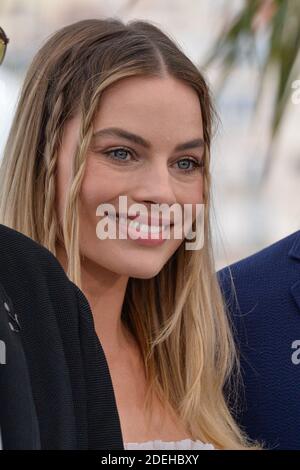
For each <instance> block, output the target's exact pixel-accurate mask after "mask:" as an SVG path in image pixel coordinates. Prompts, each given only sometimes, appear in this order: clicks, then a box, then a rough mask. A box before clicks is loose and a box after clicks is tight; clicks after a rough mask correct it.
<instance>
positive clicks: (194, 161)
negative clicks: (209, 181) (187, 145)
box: [176, 158, 204, 173]
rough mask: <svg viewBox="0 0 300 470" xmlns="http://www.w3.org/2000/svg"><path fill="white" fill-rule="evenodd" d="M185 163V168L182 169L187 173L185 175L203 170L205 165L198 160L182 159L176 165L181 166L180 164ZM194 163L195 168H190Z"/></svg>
mask: <svg viewBox="0 0 300 470" xmlns="http://www.w3.org/2000/svg"><path fill="white" fill-rule="evenodd" d="M182 162H183V163H184V164H185V165H184V166H183V167H181V168H180V169H181V170H182V171H183V172H185V173H192V172H194V171H196V170H199V169H201V168H203V166H204V164H203V162H199V161H198V160H194V159H193V158H182V159H181V160H179V161H178V162H176V164H180V163H182ZM191 163H193V165H194V166H193V167H192V168H190V166H189V164H191Z"/></svg>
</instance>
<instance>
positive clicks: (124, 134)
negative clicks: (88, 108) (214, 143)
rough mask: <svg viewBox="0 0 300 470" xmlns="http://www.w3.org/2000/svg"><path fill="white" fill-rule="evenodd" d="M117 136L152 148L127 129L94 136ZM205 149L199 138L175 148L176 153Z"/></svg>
mask: <svg viewBox="0 0 300 470" xmlns="http://www.w3.org/2000/svg"><path fill="white" fill-rule="evenodd" d="M107 135H110V136H117V137H122V138H123V139H127V140H130V141H131V142H134V143H135V144H138V145H141V146H142V147H145V148H147V149H150V148H151V144H150V142H149V141H147V140H145V139H144V138H143V137H141V136H139V135H136V134H133V133H132V132H129V131H126V130H125V129H120V128H119V127H108V128H106V129H100V130H99V131H96V132H95V133H94V134H93V137H102V136H107ZM203 147H204V140H203V139H202V137H198V138H196V139H193V140H190V141H188V142H184V143H182V144H178V145H176V147H175V149H174V150H175V151H179V150H191V149H194V148H203Z"/></svg>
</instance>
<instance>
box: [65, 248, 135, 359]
mask: <svg viewBox="0 0 300 470" xmlns="http://www.w3.org/2000/svg"><path fill="white" fill-rule="evenodd" d="M56 257H57V259H58V261H59V262H60V263H61V265H62V267H63V268H64V270H65V271H67V254H66V251H65V249H64V247H62V246H61V245H60V244H59V245H57V249H56ZM81 283H82V286H81V290H82V292H83V293H84V295H85V296H86V298H87V300H88V302H89V305H90V307H91V311H92V314H93V319H94V324H95V330H96V333H97V335H98V337H99V340H100V342H101V345H102V347H103V349H104V352H105V355H106V357H107V359H110V360H111V361H114V360H117V358H118V357H120V354H122V352H124V351H125V350H127V349H128V347H129V346H130V345H131V344H132V338H131V336H130V333H129V332H128V330H127V329H126V327H125V326H124V324H123V323H122V320H121V313H122V305H123V302H124V297H125V292H126V286H127V283H128V276H122V275H119V274H116V273H113V272H111V271H109V270H107V269H105V268H103V267H102V266H99V265H98V264H96V263H94V262H92V261H91V260H88V259H83V260H82V263H81Z"/></svg>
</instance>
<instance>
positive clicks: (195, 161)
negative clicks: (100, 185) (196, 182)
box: [102, 147, 204, 173]
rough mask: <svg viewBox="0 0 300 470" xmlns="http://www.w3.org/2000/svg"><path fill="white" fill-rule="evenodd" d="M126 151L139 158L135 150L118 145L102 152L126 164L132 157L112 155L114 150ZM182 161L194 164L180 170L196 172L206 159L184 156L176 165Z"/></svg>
mask: <svg viewBox="0 0 300 470" xmlns="http://www.w3.org/2000/svg"><path fill="white" fill-rule="evenodd" d="M120 151H121V152H123V153H124V152H125V153H126V154H129V155H130V156H131V158H132V159H134V160H137V158H136V157H135V156H134V154H133V152H132V151H131V150H129V149H127V148H125V147H117V148H115V149H111V150H108V151H106V152H102V153H103V154H104V155H105V156H106V157H107V158H109V159H111V160H113V161H115V162H116V163H120V164H121V165H122V164H126V163H129V162H130V161H131V159H124V158H118V157H117V156H116V155H112V153H114V152H120ZM182 162H188V163H190V164H193V165H194V166H193V167H192V168H191V169H190V168H189V169H187V168H179V170H181V172H182V173H194V172H195V171H199V170H200V171H201V170H202V169H203V167H204V161H203V159H201V161H199V160H198V159H195V158H192V157H183V158H180V159H179V160H177V162H175V165H177V164H180V163H182Z"/></svg>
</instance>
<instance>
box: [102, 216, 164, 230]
mask: <svg viewBox="0 0 300 470" xmlns="http://www.w3.org/2000/svg"><path fill="white" fill-rule="evenodd" d="M108 217H109V218H111V219H112V220H116V218H117V219H119V222H120V224H125V225H126V224H127V221H128V222H130V223H131V227H132V228H134V229H138V230H139V231H140V232H144V233H148V232H150V233H159V232H161V231H162V230H166V229H167V227H168V225H163V226H161V225H147V224H141V223H139V222H137V221H136V220H130V219H129V220H128V219H127V217H124V216H121V217H118V216H115V215H114V214H108Z"/></svg>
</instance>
